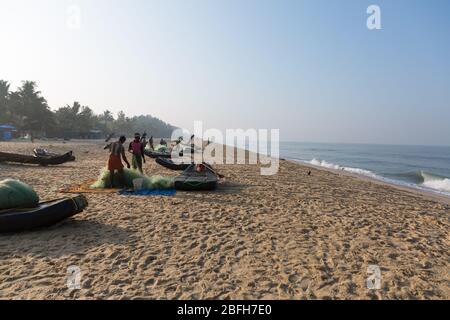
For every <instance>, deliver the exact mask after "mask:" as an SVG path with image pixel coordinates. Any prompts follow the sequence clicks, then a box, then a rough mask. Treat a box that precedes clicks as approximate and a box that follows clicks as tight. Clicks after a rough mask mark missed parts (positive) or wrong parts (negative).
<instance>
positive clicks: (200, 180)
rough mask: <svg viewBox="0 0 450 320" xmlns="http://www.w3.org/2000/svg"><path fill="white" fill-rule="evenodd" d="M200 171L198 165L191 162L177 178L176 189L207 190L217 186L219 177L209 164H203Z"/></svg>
mask: <svg viewBox="0 0 450 320" xmlns="http://www.w3.org/2000/svg"><path fill="white" fill-rule="evenodd" d="M201 166H202V170H201V171H200V172H199V171H198V170H197V169H198V165H195V164H191V165H189V167H188V168H187V169H186V170H185V171H184V172H183V173H182V174H181V175H180V176H178V177H176V178H175V189H177V190H183V191H207V190H214V189H216V188H217V183H218V182H219V177H218V176H217V175H216V173H214V171H212V170H211V169H210V168H209V167H208V166H205V165H201Z"/></svg>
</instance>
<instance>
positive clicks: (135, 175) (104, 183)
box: [91, 168, 174, 190]
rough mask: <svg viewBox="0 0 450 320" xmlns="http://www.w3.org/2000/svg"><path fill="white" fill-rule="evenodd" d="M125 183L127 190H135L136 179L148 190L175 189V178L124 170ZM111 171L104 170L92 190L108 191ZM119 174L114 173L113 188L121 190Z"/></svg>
mask: <svg viewBox="0 0 450 320" xmlns="http://www.w3.org/2000/svg"><path fill="white" fill-rule="evenodd" d="M123 174H124V178H123V179H124V183H125V188H127V189H133V188H134V184H133V181H134V180H136V179H142V180H143V183H142V188H143V189H146V190H156V189H172V188H173V187H174V178H172V177H163V176H151V177H149V176H146V175H142V174H141V173H140V172H138V171H136V170H131V169H126V168H125V169H124V170H123ZM109 175H110V173H109V171H108V170H107V169H106V168H104V169H102V171H101V173H100V176H99V178H98V179H97V181H96V182H95V183H94V184H93V185H91V188H92V189H107V188H110V187H111V186H110V183H111V182H110V181H111V180H110V178H109ZM119 183H120V180H119V174H118V173H117V172H115V173H114V185H113V188H120V187H122V186H120V185H119Z"/></svg>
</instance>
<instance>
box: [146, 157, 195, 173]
mask: <svg viewBox="0 0 450 320" xmlns="http://www.w3.org/2000/svg"><path fill="white" fill-rule="evenodd" d="M155 161H156V163H157V164H159V165H161V166H163V167H165V168H167V169H170V170H174V171H184V170H186V169H187V168H189V166H190V165H191V164H190V163H175V162H173V161H172V160H171V159H166V158H156V160H155Z"/></svg>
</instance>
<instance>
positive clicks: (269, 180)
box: [0, 141, 450, 299]
mask: <svg viewBox="0 0 450 320" xmlns="http://www.w3.org/2000/svg"><path fill="white" fill-rule="evenodd" d="M39 146H43V147H46V148H49V149H51V150H53V151H58V152H65V151H70V150H73V151H74V154H75V156H76V157H77V161H76V162H72V163H67V164H64V165H61V166H57V167H38V166H30V165H14V164H0V180H2V179H4V178H14V179H19V180H22V181H23V182H26V183H28V184H30V185H31V186H33V188H34V189H35V190H36V191H37V192H38V193H39V195H40V197H41V200H51V199H54V198H60V197H62V196H64V195H63V194H61V193H59V190H60V189H61V188H62V187H63V186H65V185H68V184H77V183H82V182H85V181H87V180H92V179H95V178H96V177H97V176H98V174H99V172H100V170H101V168H102V167H104V166H105V164H106V161H107V157H108V154H107V152H105V151H103V150H102V148H101V147H102V146H103V144H102V143H101V142H77V141H76V142H68V143H66V144H63V143H61V142H50V141H49V142H36V143H35V144H31V143H4V142H2V143H0V149H1V151H4V152H19V153H30V152H31V150H32V149H33V148H35V147H39ZM217 169H218V171H220V173H222V174H223V175H225V177H226V178H225V179H224V181H222V182H221V184H220V186H219V189H218V190H217V191H215V192H207V193H187V192H177V195H176V196H174V197H126V196H120V195H118V194H87V195H86V196H87V198H88V201H89V207H88V208H87V209H86V210H85V211H84V212H83V213H81V214H79V215H77V216H76V217H74V218H73V219H69V220H67V221H65V222H63V223H61V224H59V225H56V226H54V227H51V228H49V229H43V230H38V231H33V232H27V233H21V234H13V235H0V298H1V299H73V298H75V299H449V298H450V274H449V244H450V241H449V240H450V239H449V230H450V220H449V218H450V204H449V201H448V199H446V198H442V197H438V196H431V195H427V194H425V193H419V192H413V191H411V190H407V189H402V188H398V187H393V186H390V185H387V184H384V183H381V182H374V181H371V180H369V179H362V178H360V177H356V176H352V175H349V174H345V173H339V172H333V171H330V170H320V169H317V168H311V167H306V166H303V165H300V164H296V163H292V162H289V161H281V163H280V171H279V174H278V175H275V176H269V177H264V176H261V175H260V168H259V167H258V166H252V165H233V166H225V165H224V166H217ZM310 170H311V171H312V174H311V175H310V176H308V174H307V173H308V171H310ZM145 172H146V174H148V175H155V174H161V175H167V176H175V175H177V173H176V172H172V171H169V170H166V169H164V168H162V167H160V166H159V165H157V164H156V163H155V162H154V161H147V164H146V165H145ZM71 265H75V266H78V267H79V268H80V269H81V273H82V274H81V276H82V278H81V290H73V291H70V290H68V288H67V286H66V281H67V268H68V267H69V266H71ZM370 265H376V266H379V268H380V270H381V289H379V290H369V289H368V288H367V286H366V279H367V277H368V276H369V275H368V272H367V269H368V267H369V266H370Z"/></svg>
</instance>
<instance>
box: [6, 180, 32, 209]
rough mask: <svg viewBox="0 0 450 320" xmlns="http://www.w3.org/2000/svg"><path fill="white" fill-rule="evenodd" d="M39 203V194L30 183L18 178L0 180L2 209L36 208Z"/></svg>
mask: <svg viewBox="0 0 450 320" xmlns="http://www.w3.org/2000/svg"><path fill="white" fill-rule="evenodd" d="M38 204H39V196H38V195H37V193H36V192H35V191H34V190H33V188H31V187H30V186H29V185H27V184H25V183H23V182H20V181H18V180H13V179H6V180H3V181H0V210H5V209H15V208H21V209H22V208H34V207H37V205H38Z"/></svg>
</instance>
